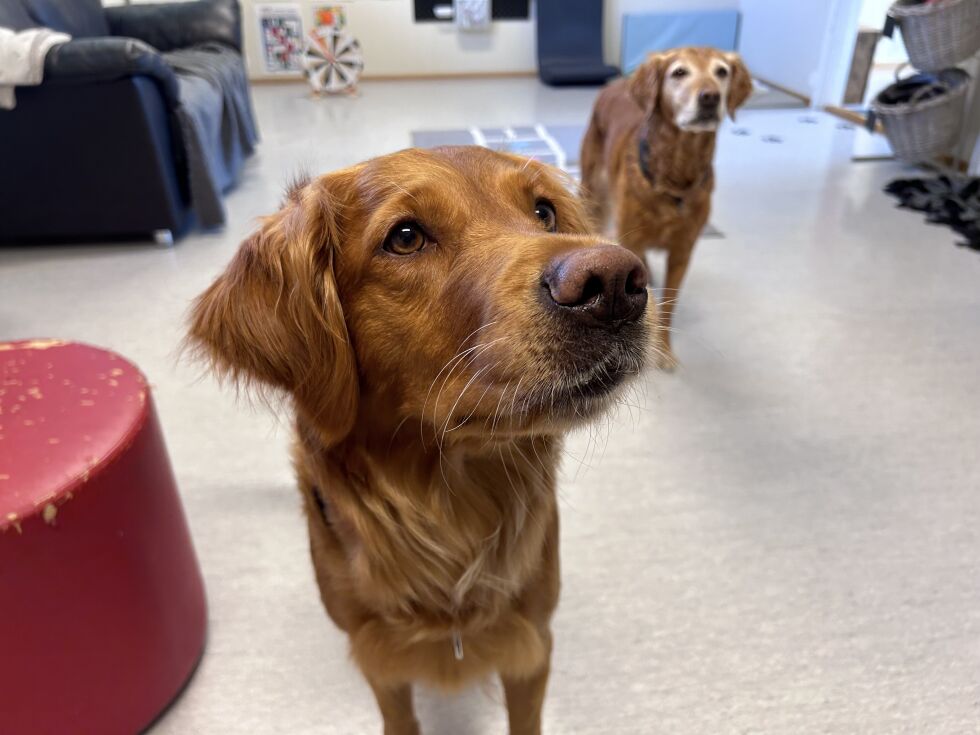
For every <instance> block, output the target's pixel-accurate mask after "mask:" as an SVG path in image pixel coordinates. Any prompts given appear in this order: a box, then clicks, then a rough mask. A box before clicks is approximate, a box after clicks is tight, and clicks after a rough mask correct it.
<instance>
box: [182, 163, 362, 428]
mask: <svg viewBox="0 0 980 735" xmlns="http://www.w3.org/2000/svg"><path fill="white" fill-rule="evenodd" d="M338 237H339V234H338V230H337V223H336V218H335V212H334V211H333V207H332V203H331V195H330V183H329V177H323V178H321V179H319V180H316V181H314V182H312V183H307V184H305V185H303V186H295V187H293V189H292V190H291V191H290V193H289V196H288V198H287V200H286V202H285V204H284V205H283V208H282V209H281V210H280V211H279V212H277V213H276V214H274V215H272V216H270V217H266V218H265V219H264V221H263V223H262V226H261V227H260V228H259V230H258V232H255V233H253V234H252V235H251V236H250V237H249V238H248V239H246V240H245V241H244V242H243V243H242V245H241V247H240V248H239V250H238V253H237V254H236V255H235V257H234V259H233V260H232V261H231V263H230V264H229V266H228V268H227V269H226V270H225V272H224V273H223V274H222V275H220V276H219V277H218V278H217V280H215V282H214V283H212V284H211V286H210V288H208V289H207V291H205V292H204V293H203V294H201V295H200V296H199V297H198V298H197V301H196V302H195V303H194V306H193V309H192V312H191V324H190V332H189V336H188V340H189V343H190V344H191V346H192V347H193V348H194V349H195V350H197V351H199V352H201V353H203V354H204V355H205V356H206V357H207V358H208V359H209V360H210V362H211V366H212V368H213V369H214V370H215V372H217V373H218V374H219V375H221V376H229V377H231V378H232V379H234V380H236V381H238V382H239V383H240V384H245V385H249V384H253V383H259V384H261V385H263V386H270V387H273V388H278V389H281V390H284V391H287V392H288V393H290V394H291V395H292V396H293V398H294V399H295V402H296V408H297V410H298V411H299V412H301V414H303V415H305V417H306V418H307V419H308V420H309V421H311V422H312V423H313V425H314V426H316V427H317V428H318V430H319V431H320V434H321V435H322V437H323V440H324V441H325V442H326V443H327V444H333V443H335V442H337V441H339V440H340V439H342V438H343V437H344V436H346V435H347V433H348V432H349V431H350V429H351V426H352V425H353V423H354V419H355V416H356V413H357V404H358V380H357V368H356V364H355V359H354V352H353V349H352V347H351V344H350V340H349V338H348V334H347V325H346V323H345V321H344V314H343V309H342V307H341V303H340V298H339V295H338V293H337V283H336V281H335V279H334V258H335V257H336V252H335V251H336V249H337V247H338V242H337V240H338Z"/></svg>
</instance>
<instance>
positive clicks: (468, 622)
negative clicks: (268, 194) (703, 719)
mask: <svg viewBox="0 0 980 735" xmlns="http://www.w3.org/2000/svg"><path fill="white" fill-rule="evenodd" d="M590 233H591V228H590V227H589V225H588V222H587V219H586V216H585V213H584V211H583V210H582V208H581V205H580V204H579V202H578V200H577V199H576V198H575V197H574V196H573V195H572V194H570V193H569V190H568V188H567V187H566V186H564V185H563V183H562V182H561V181H560V180H559V179H558V178H557V176H556V174H555V173H554V172H553V170H552V169H549V168H548V167H546V166H543V165H541V164H538V163H536V162H533V161H527V160H524V159H518V158H516V157H512V156H506V155H503V154H499V153H494V152H491V151H488V150H484V149H480V148H444V149H439V150H436V151H419V150H407V151H402V152H400V153H396V154H393V155H390V156H385V157H383V158H378V159H374V160H372V161H368V162H366V163H363V164H361V165H358V166H355V167H353V168H349V169H345V170H342V171H338V172H336V173H333V174H329V175H326V176H322V177H320V178H317V179H315V180H312V181H309V182H307V183H305V184H303V185H299V186H296V187H294V188H293V189H292V190H291V191H290V192H289V195H288V198H287V200H286V202H285V204H284V205H283V207H282V209H281V210H280V211H279V212H278V213H276V214H274V215H272V216H270V217H267V218H265V220H264V222H263V224H262V226H261V227H260V229H259V231H258V232H256V233H255V234H254V235H252V236H251V237H250V238H249V239H247V240H246V241H245V242H244V243H243V244H242V246H241V248H240V250H239V251H238V254H237V255H236V256H235V258H234V260H233V261H232V262H231V264H230V265H229V267H228V269H227V270H226V271H225V272H224V274H223V275H221V276H220V277H219V278H218V279H217V280H216V281H215V282H214V284H213V285H212V286H211V287H210V288H209V289H208V290H207V291H206V292H205V293H204V294H202V295H201V296H200V297H199V298H198V300H197V302H196V303H195V305H194V308H193V314H192V323H191V329H190V340H191V342H192V344H193V345H194V346H196V347H197V348H198V349H200V350H201V351H202V352H203V353H205V354H206V356H207V357H208V358H209V359H210V360H211V364H212V366H213V367H214V368H215V369H216V370H217V372H218V373H219V374H221V375H227V376H229V377H231V378H234V379H236V380H239V381H244V382H245V383H258V384H261V385H264V386H271V387H273V388H276V389H280V390H281V391H284V392H286V393H288V394H289V395H290V396H291V398H292V402H293V405H294V407H295V411H296V436H295V445H294V446H295V449H294V463H295V467H296V472H297V475H298V479H299V486H300V490H301V491H302V494H303V498H304V504H305V509H306V514H307V516H308V523H309V533H310V546H311V551H312V556H313V564H314V567H315V570H316V579H317V582H318V584H319V587H320V594H321V597H322V599H323V604H324V605H325V606H326V608H327V612H328V613H329V615H330V617H331V618H333V620H334V621H335V622H336V624H337V625H338V626H339V627H340V628H342V629H343V630H344V631H346V632H347V634H348V636H349V637H350V643H351V651H352V655H353V658H354V660H355V661H356V663H357V664H358V666H359V667H360V668H361V670H362V671H363V672H364V674H365V676H366V677H367V679H368V681H369V683H370V685H371V687H372V688H373V690H374V693H375V695H376V697H377V700H378V705H379V707H380V708H381V713H382V716H383V718H384V732H385V733H386V734H387V735H414V734H415V733H418V732H419V728H418V724H417V722H416V719H415V715H414V712H413V707H412V692H411V684H412V682H416V681H422V682H426V683H429V684H432V685H436V686H440V687H449V688H453V687H459V686H461V685H464V684H466V683H468V682H471V681H472V680H474V679H476V678H479V677H484V676H486V675H488V674H491V673H494V672H496V673H498V674H499V675H500V676H501V678H502V680H503V685H504V692H505V696H506V701H507V708H508V714H509V720H510V732H511V733H513V734H514V735H535V734H536V733H539V732H540V728H541V724H540V723H541V706H542V701H543V698H544V693H545V686H546V683H547V679H548V670H549V660H550V654H551V633H550V628H549V621H550V618H551V615H552V612H553V610H554V608H555V605H556V603H557V600H558V588H559V573H558V511H557V506H556V500H555V475H556V472H557V467H558V460H559V454H560V452H561V442H562V437H563V435H564V434H565V433H566V432H567V431H568V430H569V429H570V428H572V427H574V426H577V425H580V424H582V423H583V422H585V421H589V420H591V419H593V418H594V417H595V416H596V415H597V414H599V413H600V412H603V411H605V410H606V409H607V408H608V407H609V406H610V405H611V404H612V403H614V402H615V401H616V398H617V396H618V395H619V394H620V393H621V392H622V389H623V386H624V384H625V383H626V382H627V381H628V379H629V378H630V377H631V376H633V375H635V374H636V373H637V372H638V371H639V369H640V367H641V365H642V363H643V361H644V358H645V353H646V350H647V346H648V344H649V340H651V339H652V334H651V326H652V324H651V323H652V322H653V321H654V312H653V310H652V309H650V310H648V309H647V290H646V285H647V275H646V269H645V267H644V265H643V263H642V262H641V261H640V259H639V258H637V257H636V256H635V255H633V254H632V253H630V252H629V251H627V250H625V249H623V248H621V247H619V246H618V245H614V244H611V243H609V242H606V241H604V240H602V239H600V238H598V237H596V236H594V235H593V234H590Z"/></svg>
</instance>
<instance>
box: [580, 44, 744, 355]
mask: <svg viewBox="0 0 980 735" xmlns="http://www.w3.org/2000/svg"><path fill="white" fill-rule="evenodd" d="M751 92H752V79H751V77H750V76H749V72H748V70H747V69H746V68H745V65H744V64H743V63H742V61H741V59H740V58H739V56H738V55H737V54H734V53H723V52H721V51H717V50H715V49H709V48H680V49H674V50H671V51H667V52H664V53H654V54H651V55H650V56H649V57H647V59H646V61H644V62H643V64H641V65H640V66H639V67H638V68H637V69H636V71H635V72H633V74H632V76H630V77H629V78H626V79H620V80H617V81H615V82H613V83H612V84H610V85H608V86H607V87H606V88H605V89H603V90H602V92H601V93H600V94H599V97H598V99H597V100H596V103H595V108H594V109H593V112H592V120H591V122H590V123H589V128H588V130H587V131H586V133H585V138H584V140H583V141H582V157H581V161H582V193H583V196H584V198H585V200H586V203H587V208H588V211H589V216H590V218H591V219H592V222H593V226H594V227H595V228H596V231H597V232H603V233H609V234H612V235H614V236H615V237H616V238H617V240H618V242H619V243H620V244H621V245H623V246H624V247H626V248H628V249H630V250H631V251H633V252H634V253H636V254H637V255H638V256H639V257H641V258H642V257H643V256H644V253H645V251H646V250H647V249H648V248H656V249H660V250H666V251H667V275H666V278H665V281H664V298H663V301H662V303H661V332H662V335H663V339H664V344H663V349H662V353H661V355H660V357H659V360H660V363H661V364H660V366H661V367H664V368H671V367H673V366H674V365H675V364H676V359H675V358H674V356H673V352H672V351H671V346H670V326H671V317H672V314H673V310H674V304H675V303H676V301H677V295H678V293H679V291H680V287H681V283H682V282H683V280H684V274H685V273H686V272H687V266H688V263H689V262H690V259H691V252H692V251H693V249H694V244H695V243H696V242H697V239H698V237H699V236H700V234H701V230H702V229H704V225H705V223H706V222H707V221H708V214H709V211H710V209H711V192H712V189H713V188H714V169H713V167H712V160H713V158H714V152H715V134H716V131H717V129H718V126H719V125H720V124H721V121H722V119H723V118H724V116H725V113H726V112H728V113H729V114H731V115H732V117H733V119H734V114H735V110H737V109H738V108H739V107H740V106H741V105H742V104H744V103H745V101H746V100H747V99H748V97H749V95H750V94H751Z"/></svg>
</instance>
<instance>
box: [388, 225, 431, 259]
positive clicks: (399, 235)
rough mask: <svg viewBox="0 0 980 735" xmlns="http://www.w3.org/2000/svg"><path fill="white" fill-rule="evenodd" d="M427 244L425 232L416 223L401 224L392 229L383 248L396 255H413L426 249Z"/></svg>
mask: <svg viewBox="0 0 980 735" xmlns="http://www.w3.org/2000/svg"><path fill="white" fill-rule="evenodd" d="M426 242H427V238H426V236H425V232H423V231H422V228H421V227H419V226H418V225H417V224H416V223H414V222H399V223H398V224H397V225H395V226H394V227H392V228H391V232H389V233H388V237H386V238H385V242H384V245H383V247H384V249H385V250H387V251H388V252H389V253H393V254H395V255H411V254H412V253H417V252H418V251H419V250H421V249H422V248H423V247H425V243H426Z"/></svg>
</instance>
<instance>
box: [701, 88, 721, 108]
mask: <svg viewBox="0 0 980 735" xmlns="http://www.w3.org/2000/svg"><path fill="white" fill-rule="evenodd" d="M698 104H699V105H701V107H702V108H703V109H705V110H711V109H714V108H716V107H718V105H720V104H721V93H720V92H716V91H714V90H711V89H705V90H702V91H701V93H700V94H699V95H698Z"/></svg>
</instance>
